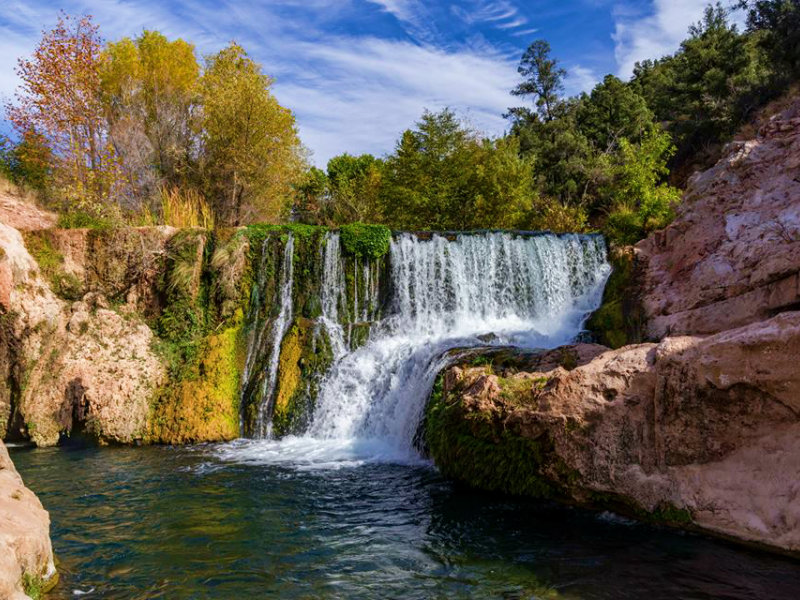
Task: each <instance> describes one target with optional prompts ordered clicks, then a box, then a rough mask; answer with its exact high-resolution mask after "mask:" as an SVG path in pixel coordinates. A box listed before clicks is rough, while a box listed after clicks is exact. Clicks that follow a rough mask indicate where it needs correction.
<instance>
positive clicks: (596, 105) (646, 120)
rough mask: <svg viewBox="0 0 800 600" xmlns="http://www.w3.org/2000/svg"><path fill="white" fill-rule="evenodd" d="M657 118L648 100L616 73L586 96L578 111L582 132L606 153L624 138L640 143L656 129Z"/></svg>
mask: <svg viewBox="0 0 800 600" xmlns="http://www.w3.org/2000/svg"><path fill="white" fill-rule="evenodd" d="M653 118H654V117H653V113H652V111H651V110H650V109H649V108H648V107H647V102H646V101H645V99H644V98H642V97H641V96H640V95H639V94H637V93H636V91H635V90H634V89H633V88H632V87H631V86H629V85H626V84H625V83H623V82H622V81H620V80H619V79H618V78H617V77H614V76H613V75H606V77H605V79H603V81H602V82H601V83H598V84H597V85H596V86H595V87H594V89H593V90H592V92H591V94H588V95H587V94H583V95H582V97H581V100H580V104H579V105H578V107H577V114H576V121H577V124H578V127H579V128H580V130H581V133H583V135H585V136H586V138H587V139H588V140H589V141H590V142H591V143H592V144H593V145H594V147H595V148H596V149H597V150H600V151H603V152H608V151H611V150H613V149H615V148H616V147H617V145H618V144H619V141H620V140H621V139H622V138H625V139H627V140H628V141H630V142H634V143H636V142H639V141H640V140H641V139H642V137H643V136H644V135H645V134H646V133H647V132H648V131H649V130H650V129H651V128H652V126H653Z"/></svg>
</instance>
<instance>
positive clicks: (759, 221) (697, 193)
mask: <svg viewBox="0 0 800 600" xmlns="http://www.w3.org/2000/svg"><path fill="white" fill-rule="evenodd" d="M636 259H637V262H638V263H639V265H640V267H641V280H640V281H639V282H638V283H639V284H640V288H641V289H640V299H641V302H642V308H643V310H644V313H645V318H646V321H647V327H646V337H648V338H650V339H661V338H662V337H664V336H666V335H686V334H689V335H695V334H710V333H717V332H719V331H724V330H726V329H731V328H734V327H740V326H742V325H746V324H748V323H754V322H757V321H761V320H764V319H767V318H769V317H771V316H773V315H775V314H777V313H779V312H781V311H786V310H797V309H798V308H799V307H800V99H797V100H796V101H795V102H794V103H793V104H792V105H791V106H790V108H788V109H787V110H785V111H784V112H782V113H780V114H777V115H775V116H774V117H772V119H770V120H769V121H768V122H767V123H766V124H765V125H764V126H763V127H762V128H761V130H760V131H759V134H758V136H757V138H756V139H754V140H749V141H738V142H733V143H731V144H729V145H728V147H727V148H726V152H725V157H724V158H723V159H722V160H720V161H719V163H717V165H716V166H714V167H713V168H712V169H709V170H708V171H705V172H703V173H700V174H696V175H695V176H694V177H693V178H692V179H691V180H690V183H689V186H688V188H687V191H686V194H685V196H684V200H683V202H682V203H681V206H680V208H679V214H678V217H677V218H676V219H675V221H674V222H673V223H672V224H671V225H670V226H669V227H667V228H666V229H664V230H663V231H659V232H657V233H656V234H654V235H652V236H650V237H649V238H648V239H646V240H643V241H642V242H640V243H639V244H638V245H637V246H636Z"/></svg>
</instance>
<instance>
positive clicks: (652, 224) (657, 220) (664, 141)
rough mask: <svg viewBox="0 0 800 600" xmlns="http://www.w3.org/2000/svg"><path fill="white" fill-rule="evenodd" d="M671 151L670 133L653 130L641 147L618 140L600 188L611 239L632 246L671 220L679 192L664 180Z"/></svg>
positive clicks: (607, 229) (672, 147) (672, 149)
mask: <svg viewBox="0 0 800 600" xmlns="http://www.w3.org/2000/svg"><path fill="white" fill-rule="evenodd" d="M674 151H675V147H674V146H673V145H672V141H671V139H670V136H669V134H667V133H665V132H663V131H659V130H658V129H657V128H655V127H654V128H652V129H651V130H650V131H649V133H648V134H647V135H646V136H645V137H644V138H643V139H642V141H641V143H640V144H632V143H630V142H629V141H628V140H626V139H624V138H623V139H622V140H620V144H619V150H618V151H617V152H616V153H615V155H614V156H612V157H610V160H609V164H608V172H609V178H608V180H607V182H606V183H605V184H604V185H603V186H602V188H601V193H602V195H603V196H604V197H605V198H606V201H605V204H606V205H607V206H608V207H609V208H610V211H609V215H608V219H607V221H606V225H605V232H606V233H607V234H608V236H609V237H610V238H611V239H612V240H614V241H616V242H619V243H624V244H632V243H635V242H636V241H638V240H640V239H642V238H643V237H645V236H646V235H647V234H648V233H649V232H651V231H654V230H656V229H660V228H663V227H665V226H666V225H668V224H669V222H670V221H672V219H673V218H674V209H675V206H676V205H677V204H678V202H679V201H680V195H681V193H680V190H678V189H676V188H673V187H671V186H669V185H668V184H666V183H663V178H664V177H665V175H666V174H667V173H668V169H667V161H668V160H669V157H670V156H671V155H672V153H673V152H674Z"/></svg>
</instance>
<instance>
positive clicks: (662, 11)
mask: <svg viewBox="0 0 800 600" xmlns="http://www.w3.org/2000/svg"><path fill="white" fill-rule="evenodd" d="M708 4H709V0H653V2H652V11H651V12H650V13H648V14H646V15H642V14H635V13H631V12H630V11H628V10H626V8H625V6H624V5H619V6H618V7H617V9H616V11H615V15H614V16H615V31H614V34H613V35H612V38H613V39H614V44H615V47H614V57H615V59H616V62H617V67H618V68H617V72H618V74H619V76H620V77H622V78H627V77H629V76H630V75H631V74H632V73H633V67H634V64H635V63H636V62H637V61H641V60H644V59H648V58H660V57H662V56H665V55H667V54H671V53H672V52H674V51H675V50H676V49H677V48H678V46H679V45H680V43H681V41H683V40H684V39H685V38H686V37H687V35H688V30H689V26H690V25H692V24H693V23H696V22H698V21H699V20H700V19H701V18H702V16H703V11H704V10H705V8H706V6H708ZM732 18H733V20H734V22H736V21H737V20H739V21H741V19H742V16H741V13H740V12H739V13H734V14H733V15H732Z"/></svg>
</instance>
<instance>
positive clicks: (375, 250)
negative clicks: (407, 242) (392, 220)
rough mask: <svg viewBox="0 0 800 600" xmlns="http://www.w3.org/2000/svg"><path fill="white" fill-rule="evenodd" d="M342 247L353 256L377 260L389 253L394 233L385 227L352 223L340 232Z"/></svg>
mask: <svg viewBox="0 0 800 600" xmlns="http://www.w3.org/2000/svg"><path fill="white" fill-rule="evenodd" d="M339 233H340V236H341V240H342V247H343V249H344V251H345V252H347V253H348V254H350V255H352V256H356V257H358V258H362V259H366V260H377V259H379V258H381V257H382V256H384V255H385V254H386V253H387V252H389V246H390V244H391V241H392V232H391V230H390V229H389V228H388V227H386V226H385V225H366V224H364V223H351V224H349V225H344V226H342V227H341V229H340V230H339Z"/></svg>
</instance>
